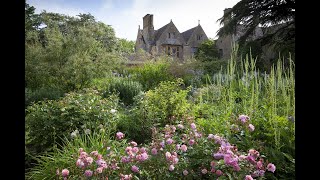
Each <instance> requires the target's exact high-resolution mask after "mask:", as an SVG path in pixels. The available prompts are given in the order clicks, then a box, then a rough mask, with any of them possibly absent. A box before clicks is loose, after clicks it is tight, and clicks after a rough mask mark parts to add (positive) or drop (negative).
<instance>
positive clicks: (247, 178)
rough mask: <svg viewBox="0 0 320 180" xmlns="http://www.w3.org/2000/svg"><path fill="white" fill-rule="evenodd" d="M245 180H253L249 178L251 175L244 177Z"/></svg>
mask: <svg viewBox="0 0 320 180" xmlns="http://www.w3.org/2000/svg"><path fill="white" fill-rule="evenodd" d="M245 180H253V178H252V177H251V175H246V179H245Z"/></svg>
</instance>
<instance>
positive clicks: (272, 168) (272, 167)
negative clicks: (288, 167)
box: [267, 163, 276, 173]
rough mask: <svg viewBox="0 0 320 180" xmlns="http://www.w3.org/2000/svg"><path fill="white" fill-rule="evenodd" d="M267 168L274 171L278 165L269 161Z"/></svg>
mask: <svg viewBox="0 0 320 180" xmlns="http://www.w3.org/2000/svg"><path fill="white" fill-rule="evenodd" d="M267 170H268V171H271V172H272V173H274V171H275V170H276V166H275V165H274V164H272V163H269V164H268V165H267Z"/></svg>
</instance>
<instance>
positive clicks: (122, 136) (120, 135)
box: [116, 132, 124, 140]
mask: <svg viewBox="0 0 320 180" xmlns="http://www.w3.org/2000/svg"><path fill="white" fill-rule="evenodd" d="M116 136H117V139H118V140H120V139H122V138H124V134H123V133H122V132H117V134H116Z"/></svg>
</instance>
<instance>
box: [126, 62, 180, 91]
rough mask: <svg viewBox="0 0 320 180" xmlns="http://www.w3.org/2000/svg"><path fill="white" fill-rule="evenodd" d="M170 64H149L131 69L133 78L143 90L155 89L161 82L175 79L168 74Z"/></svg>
mask: <svg viewBox="0 0 320 180" xmlns="http://www.w3.org/2000/svg"><path fill="white" fill-rule="evenodd" d="M168 68H169V63H168V62H165V61H164V60H159V61H157V62H147V63H145V64H143V66H138V67H133V68H132V69H130V72H131V74H132V78H133V79H134V80H135V81H138V82H140V83H141V84H142V86H143V90H145V91H147V90H149V89H153V88H155V87H156V86H158V84H159V83H160V82H161V81H170V80H173V79H174V78H173V77H172V75H170V74H169V72H168Z"/></svg>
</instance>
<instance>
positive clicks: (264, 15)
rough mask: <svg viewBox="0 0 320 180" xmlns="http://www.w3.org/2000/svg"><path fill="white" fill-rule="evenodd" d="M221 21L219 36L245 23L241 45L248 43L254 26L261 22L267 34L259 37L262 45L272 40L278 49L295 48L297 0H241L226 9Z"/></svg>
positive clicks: (229, 32)
mask: <svg viewBox="0 0 320 180" xmlns="http://www.w3.org/2000/svg"><path fill="white" fill-rule="evenodd" d="M218 21H220V24H223V27H221V28H220V29H219V30H218V36H224V35H228V34H233V33H235V32H236V30H237V29H236V27H237V26H238V25H242V26H243V27H244V33H243V35H241V37H240V38H239V41H238V43H239V45H242V44H245V42H246V41H247V40H248V39H249V37H250V36H251V35H252V34H253V33H254V31H255V28H256V27H258V26H260V27H262V30H263V31H264V35H263V36H262V37H261V38H259V39H257V41H260V42H261V45H266V44H273V45H274V47H275V48H276V49H277V50H279V51H282V50H287V51H291V52H292V53H293V52H294V45H295V0H241V1H239V2H238V3H237V4H236V5H234V6H233V7H232V8H230V9H227V10H226V11H225V13H224V15H223V16H222V17H221V18H220V19H219V20H218ZM270 27H274V28H270Z"/></svg>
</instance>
